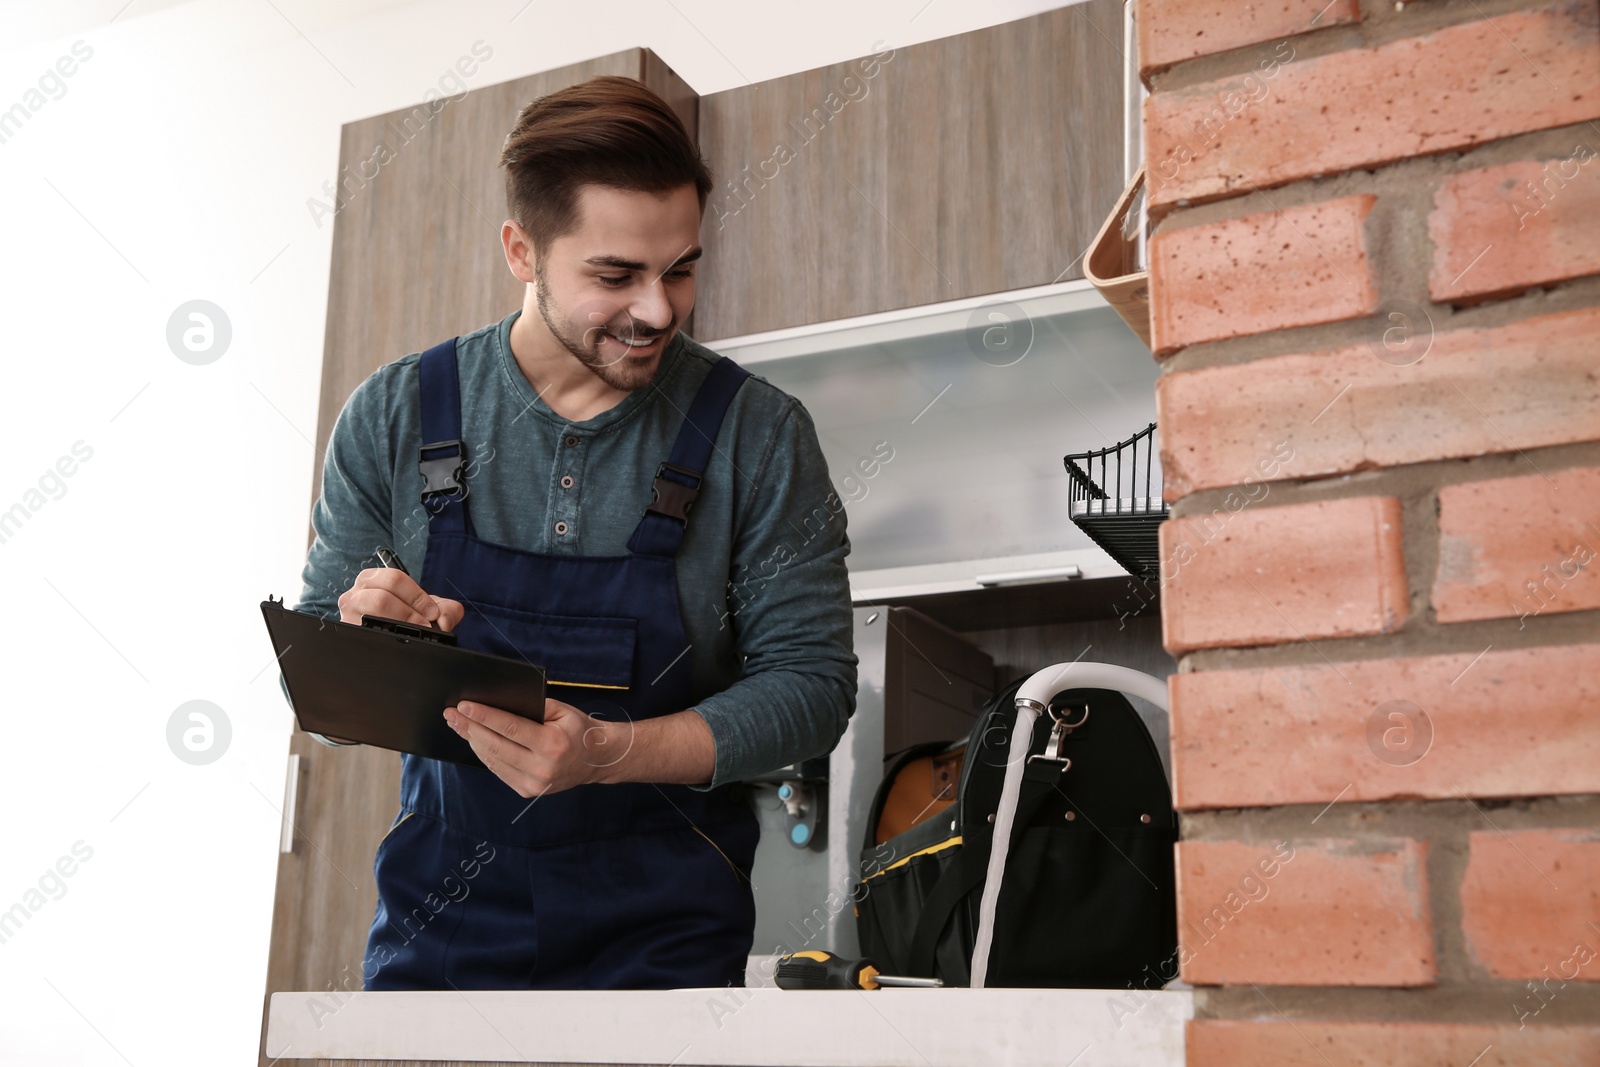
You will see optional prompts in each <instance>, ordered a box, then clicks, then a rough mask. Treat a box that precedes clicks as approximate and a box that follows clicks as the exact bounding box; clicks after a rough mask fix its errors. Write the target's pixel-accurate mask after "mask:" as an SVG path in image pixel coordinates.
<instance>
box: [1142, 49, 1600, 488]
mask: <svg viewBox="0 0 1600 1067" xmlns="http://www.w3.org/2000/svg"><path fill="white" fill-rule="evenodd" d="M1597 66H1600V64H1597ZM1385 326H1386V323H1385V322H1383V321H1379V320H1374V322H1373V324H1372V326H1371V327H1370V332H1371V336H1372V341H1371V343H1370V344H1368V343H1360V344H1353V345H1349V346H1347V347H1343V348H1337V349H1332V350H1327V351H1321V352H1312V353H1305V354H1297V355H1288V356H1274V357H1270V358H1267V359H1258V360H1255V361H1253V362H1249V363H1243V364H1238V365H1235V366H1227V367H1207V368H1204V369H1201V370H1193V371H1183V372H1179V373H1169V374H1163V375H1162V376H1161V377H1160V378H1159V379H1158V380H1157V382H1156V418H1157V421H1159V422H1160V424H1161V465H1162V471H1163V479H1164V485H1163V490H1164V493H1165V496H1166V499H1167V500H1169V501H1174V500H1178V499H1181V498H1182V497H1184V496H1186V495H1187V494H1189V493H1191V492H1194V491H1195V490H1197V489H1212V488H1221V487H1224V486H1230V485H1242V484H1245V483H1246V482H1247V481H1251V480H1256V479H1262V480H1267V481H1272V480H1282V479H1286V478H1320V477H1325V476H1328V475H1335V474H1347V473H1350V472H1352V471H1359V470H1367V469H1370V468H1373V467H1394V466H1399V465H1400V464H1403V463H1418V462H1423V461H1426V460H1438V459H1458V458H1462V457H1466V456H1479V455H1485V454H1488V453H1497V452H1512V451H1515V450H1520V449H1529V448H1539V447H1542V446H1545V445H1557V444H1565V443H1568V442H1572V441H1594V440H1600V368H1597V365H1596V362H1595V357H1594V338H1595V337H1596V336H1597V335H1600V309H1597V308H1582V309H1579V310H1577V311H1568V312H1562V313H1560V314H1555V315H1543V316H1539V317H1536V318H1530V319H1524V320H1521V321H1519V322H1513V323H1510V324H1507V325H1504V326H1493V327H1482V328H1478V329H1470V330H1451V331H1448V332H1442V333H1438V334H1437V335H1432V334H1431V329H1430V328H1429V327H1428V326H1427V324H1426V323H1418V324H1416V330H1415V333H1414V334H1413V335H1412V347H1413V348H1414V349H1416V350H1417V351H1422V352H1425V354H1424V355H1423V356H1422V358H1421V359H1420V360H1419V361H1418V362H1414V363H1410V364H1407V365H1405V366H1396V365H1394V364H1393V363H1387V362H1384V360H1383V359H1380V358H1379V354H1387V352H1388V350H1386V349H1385V346H1384V344H1383V340H1382V338H1383V336H1384V334H1383V331H1384V329H1385ZM1391 358H1392V357H1391ZM1408 358H1409V357H1408ZM1285 454H1287V455H1288V456H1289V458H1287V459H1286V460H1283V461H1282V462H1272V460H1273V457H1274V456H1275V455H1276V456H1277V457H1279V458H1280V459H1282V458H1283V457H1284V456H1285ZM1269 468H1270V473H1267V471H1268V470H1269Z"/></svg>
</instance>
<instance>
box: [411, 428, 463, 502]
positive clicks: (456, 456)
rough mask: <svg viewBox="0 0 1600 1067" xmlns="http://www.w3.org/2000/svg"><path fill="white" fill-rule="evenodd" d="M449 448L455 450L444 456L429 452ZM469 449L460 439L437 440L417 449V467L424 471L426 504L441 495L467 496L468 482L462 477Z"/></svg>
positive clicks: (460, 498)
mask: <svg viewBox="0 0 1600 1067" xmlns="http://www.w3.org/2000/svg"><path fill="white" fill-rule="evenodd" d="M443 448H449V449H453V450H454V451H453V452H450V453H447V454H445V455H442V456H429V455H428V453H429V452H433V451H437V450H439V449H443ZM466 455H467V449H466V446H465V445H463V444H462V443H461V442H460V441H435V442H433V443H432V444H429V445H423V446H422V447H421V448H420V449H418V450H417V469H418V470H420V471H421V472H422V481H423V486H422V502H423V503H424V504H426V503H428V502H429V501H431V500H433V499H435V498H436V497H441V496H450V495H451V494H453V493H459V494H460V495H459V496H458V497H456V498H455V499H458V500H465V499H466V498H467V492H468V487H467V483H466V482H465V481H464V480H463V478H462V472H463V471H464V470H465V469H466Z"/></svg>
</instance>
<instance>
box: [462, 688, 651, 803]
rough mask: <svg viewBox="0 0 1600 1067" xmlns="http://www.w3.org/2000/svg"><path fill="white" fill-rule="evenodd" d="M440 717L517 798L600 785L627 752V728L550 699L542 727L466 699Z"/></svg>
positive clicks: (629, 727) (547, 698) (547, 699)
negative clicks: (611, 768)
mask: <svg viewBox="0 0 1600 1067" xmlns="http://www.w3.org/2000/svg"><path fill="white" fill-rule="evenodd" d="M444 718H445V721H446V722H448V723H449V724H450V726H451V728H452V729H454V730H455V732H456V733H458V734H460V735H461V736H462V737H464V738H466V739H467V743H468V744H470V745H471V746H472V751H474V752H476V753H477V754H478V758H479V759H481V760H482V761H483V765H484V766H485V767H487V768H489V769H490V770H491V771H493V772H494V773H495V774H496V775H498V776H499V778H500V780H501V781H503V782H505V783H506V784H507V785H509V786H510V787H511V788H512V789H514V790H516V791H517V795H518V796H521V797H537V796H542V795H543V794H545V793H559V792H561V791H562V790H564V789H571V788H572V787H573V786H575V785H587V784H589V783H591V782H599V781H603V780H604V775H605V771H606V770H607V769H608V767H610V766H611V765H612V764H615V763H616V762H617V761H618V760H619V759H620V758H621V757H622V756H623V755H625V754H626V751H627V745H628V739H629V738H630V737H631V725H632V724H630V723H626V722H624V723H620V724H618V723H608V722H605V721H603V720H601V719H595V718H591V717H590V716H588V715H586V714H584V713H583V712H582V711H579V710H578V709H577V708H575V707H573V706H572V705H571V704H563V703H562V702H561V701H559V700H556V699H554V698H551V697H546V698H545V702H544V722H542V723H538V722H534V721H533V720H532V719H525V718H523V717H522V716H521V715H517V714H514V713H513V712H509V711H504V710H502V709H500V708H492V707H490V706H489V705H487V704H476V703H469V702H468V701H465V700H463V701H462V702H461V703H460V704H458V705H452V706H451V707H448V708H445V709H444ZM619 727H620V730H619V729H618V728H619Z"/></svg>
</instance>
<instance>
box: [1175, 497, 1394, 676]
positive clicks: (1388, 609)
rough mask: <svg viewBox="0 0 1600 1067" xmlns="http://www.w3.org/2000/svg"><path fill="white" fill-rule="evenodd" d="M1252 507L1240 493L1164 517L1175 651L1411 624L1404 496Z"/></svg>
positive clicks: (1383, 629) (1372, 631) (1353, 633)
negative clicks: (1205, 508)
mask: <svg viewBox="0 0 1600 1067" xmlns="http://www.w3.org/2000/svg"><path fill="white" fill-rule="evenodd" d="M1258 488H1265V487H1264V486H1262V487H1258ZM1249 503H1250V498H1249V497H1247V496H1245V495H1244V494H1242V493H1239V492H1237V491H1235V492H1231V493H1229V494H1228V496H1227V497H1225V498H1224V502H1223V504H1222V505H1221V506H1219V507H1218V508H1216V509H1214V510H1213V511H1212V513H1211V514H1209V515H1194V516H1185V517H1184V518H1181V519H1173V520H1171V521H1170V522H1165V523H1162V525H1161V534H1160V538H1161V559H1162V573H1161V627H1162V629H1161V633H1162V642H1163V644H1165V645H1166V648H1167V651H1168V652H1170V653H1172V654H1173V655H1174V656H1177V655H1182V654H1183V653H1185V652H1191V651H1193V650H1195V649H1197V648H1218V647H1223V646H1245V645H1272V644H1282V643H1284V642H1288V641H1301V640H1316V639H1317V638H1323V637H1352V636H1356V635H1360V634H1380V633H1388V632H1390V631H1393V630H1397V629H1399V628H1400V626H1401V624H1402V623H1404V622H1405V620H1406V616H1407V614H1408V613H1409V603H1410V602H1409V594H1408V592H1407V588H1406V567H1405V554H1404V552H1403V550H1402V548H1401V538H1400V501H1399V499H1398V498H1396V497H1356V498H1352V499H1349V500H1323V501H1317V502H1316V503H1312V504H1293V505H1290V506H1288V507H1278V508H1261V509H1257V510H1250V508H1249V506H1248V505H1249ZM1234 504H1236V505H1237V508H1236V509H1235V508H1232V507H1230V505H1234Z"/></svg>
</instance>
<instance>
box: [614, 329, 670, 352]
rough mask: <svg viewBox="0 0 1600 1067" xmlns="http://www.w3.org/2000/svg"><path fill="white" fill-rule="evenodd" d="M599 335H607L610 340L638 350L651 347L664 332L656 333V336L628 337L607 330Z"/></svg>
mask: <svg viewBox="0 0 1600 1067" xmlns="http://www.w3.org/2000/svg"><path fill="white" fill-rule="evenodd" d="M601 336H603V337H608V338H610V339H611V340H613V341H615V342H617V344H619V345H623V346H625V347H627V348H629V349H632V350H634V351H639V350H642V349H649V348H653V347H654V346H655V344H656V342H657V341H659V340H661V338H662V337H664V336H665V334H657V335H656V336H654V337H650V338H639V337H631V338H630V337H618V336H617V335H616V334H614V333H611V332H609V331H607V332H605V333H603V334H602V335H601Z"/></svg>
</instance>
